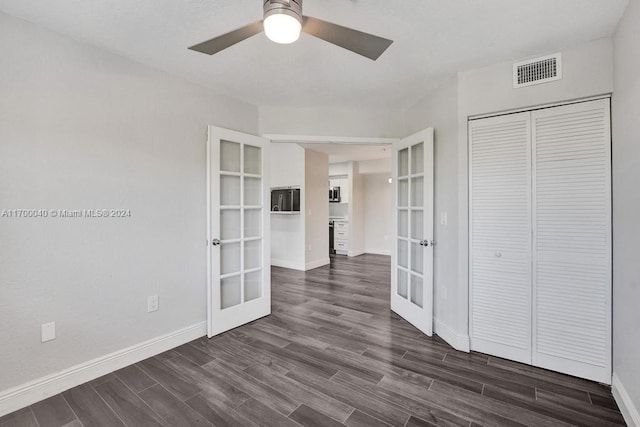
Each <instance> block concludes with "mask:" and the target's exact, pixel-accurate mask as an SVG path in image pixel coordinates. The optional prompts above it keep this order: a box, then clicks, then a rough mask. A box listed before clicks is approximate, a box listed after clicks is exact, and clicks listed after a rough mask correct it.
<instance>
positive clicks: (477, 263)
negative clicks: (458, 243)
mask: <svg viewBox="0 0 640 427" xmlns="http://www.w3.org/2000/svg"><path fill="white" fill-rule="evenodd" d="M530 118H531V115H530V113H529V112H526V113H519V114H510V115H505V116H499V117H492V118H488V119H481V120H472V121H470V122H469V141H470V208H471V212H470V218H471V220H470V236H471V241H470V277H469V280H470V284H471V288H470V292H471V295H470V304H471V313H470V332H471V348H472V349H473V350H476V351H480V352H483V353H489V354H493V355H496V356H500V357H504V358H508V359H512V360H516V361H519V362H524V363H531V288H532V285H531V277H532V275H531V214H530V212H531V120H530Z"/></svg>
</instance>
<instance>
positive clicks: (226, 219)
mask: <svg viewBox="0 0 640 427" xmlns="http://www.w3.org/2000/svg"><path fill="white" fill-rule="evenodd" d="M239 238H240V209H224V210H221V211H220V239H221V240H233V239H239Z"/></svg>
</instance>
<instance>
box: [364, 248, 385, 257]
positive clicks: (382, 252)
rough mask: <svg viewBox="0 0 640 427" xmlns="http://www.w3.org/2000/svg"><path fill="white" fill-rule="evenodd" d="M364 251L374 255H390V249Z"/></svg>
mask: <svg viewBox="0 0 640 427" xmlns="http://www.w3.org/2000/svg"><path fill="white" fill-rule="evenodd" d="M364 252H365V253H367V254H374V255H391V250H389V249H375V248H374V249H365V250H364Z"/></svg>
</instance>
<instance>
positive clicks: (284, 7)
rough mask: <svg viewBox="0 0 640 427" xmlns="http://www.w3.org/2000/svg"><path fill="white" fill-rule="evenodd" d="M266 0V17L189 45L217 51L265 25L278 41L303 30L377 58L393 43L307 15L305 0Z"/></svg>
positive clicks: (291, 38)
mask: <svg viewBox="0 0 640 427" xmlns="http://www.w3.org/2000/svg"><path fill="white" fill-rule="evenodd" d="M263 1H264V5H263V17H264V19H263V20H262V21H258V22H254V23H252V24H249V25H245V26H244V27H241V28H238V29H237V30H233V31H231V32H229V33H226V34H223V35H221V36H218V37H215V38H213V39H211V40H207V41H205V42H202V43H198V44H196V45H194V46H191V47H190V48H189V49H191V50H194V51H196V52H201V53H206V54H207V55H213V54H214V53H218V52H220V51H221V50H223V49H226V48H228V47H230V46H233V45H234V44H236V43H240V42H241V41H243V40H245V39H248V38H249V37H252V36H254V35H256V34H258V33H260V32H261V31H263V29H264V32H265V34H266V35H267V37H268V38H269V39H270V40H272V41H274V42H276V43H281V44H289V43H293V42H295V41H296V40H298V37H300V31H302V32H304V33H307V34H309V35H312V36H314V37H317V38H319V39H322V40H324V41H327V42H329V43H332V44H334V45H336V46H340V47H342V48H344V49H347V50H350V51H351V52H355V53H357V54H358V55H362V56H365V57H367V58H369V59H372V60H374V61H375V60H376V59H378V58H379V57H380V55H382V54H383V53H384V51H385V50H387V48H388V47H389V46H390V45H391V43H393V41H392V40H388V39H385V38H382V37H378V36H374V35H372V34H367V33H363V32H362V31H358V30H354V29H352V28H347V27H343V26H341V25H337V24H332V23H331V22H327V21H322V20H320V19H317V18H312V17H310V16H304V15H303V14H302V0H263Z"/></svg>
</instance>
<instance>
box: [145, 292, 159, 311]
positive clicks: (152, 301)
mask: <svg viewBox="0 0 640 427" xmlns="http://www.w3.org/2000/svg"><path fill="white" fill-rule="evenodd" d="M152 311H158V295H152V296H150V297H149V298H147V313H151V312H152Z"/></svg>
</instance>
